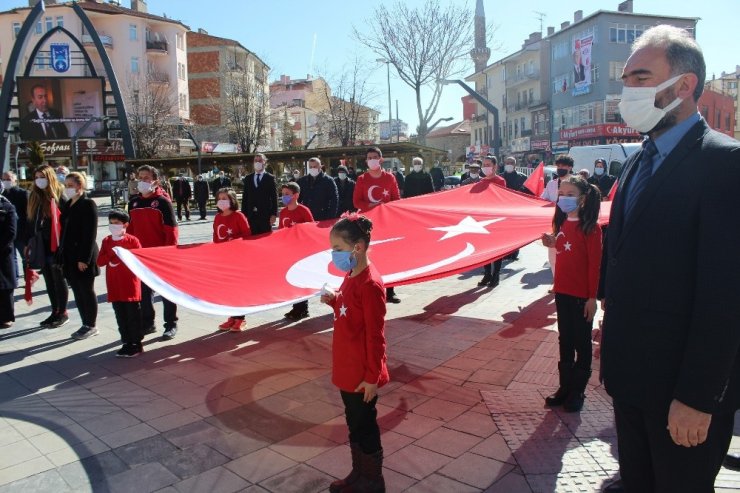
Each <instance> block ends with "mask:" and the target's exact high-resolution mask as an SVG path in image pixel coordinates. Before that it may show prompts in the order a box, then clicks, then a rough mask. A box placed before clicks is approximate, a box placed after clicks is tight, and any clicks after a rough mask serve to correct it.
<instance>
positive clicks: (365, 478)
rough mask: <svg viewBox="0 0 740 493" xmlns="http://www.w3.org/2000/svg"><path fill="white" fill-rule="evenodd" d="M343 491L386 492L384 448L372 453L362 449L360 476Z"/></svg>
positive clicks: (360, 492) (354, 492)
mask: <svg viewBox="0 0 740 493" xmlns="http://www.w3.org/2000/svg"><path fill="white" fill-rule="evenodd" d="M341 491H342V493H385V479H383V449H380V450H378V451H377V452H374V453H372V454H366V453H364V452H363V451H362V450H360V477H359V478H358V479H357V481H355V482H354V483H353V484H352V485H350V486H349V487H347V488H345V489H343V490H341Z"/></svg>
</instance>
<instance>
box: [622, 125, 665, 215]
mask: <svg viewBox="0 0 740 493" xmlns="http://www.w3.org/2000/svg"><path fill="white" fill-rule="evenodd" d="M657 153H658V148H657V147H655V143H653V141H652V140H651V139H645V141H644V142H643V144H642V155H641V156H640V166H639V167H638V168H637V173H635V177H634V183H633V184H632V188H631V190H630V191H629V194H627V199H626V201H625V203H624V217H625V218H629V216H630V213H631V212H632V209H633V208H634V207H635V204H636V203H637V199H638V198H639V197H640V194H641V193H642V191H643V190H644V189H645V187H646V186H647V184H648V181H649V180H650V178H651V177H652V176H653V158H654V157H655V155H656V154H657Z"/></svg>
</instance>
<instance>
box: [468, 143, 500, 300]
mask: <svg viewBox="0 0 740 493" xmlns="http://www.w3.org/2000/svg"><path fill="white" fill-rule="evenodd" d="M496 162H497V160H496V156H486V157H485V158H484V160H483V163H482V164H483V169H484V170H485V173H484V174H483V175H482V176H481V177H480V178H479V179H478V180H479V181H480V180H483V181H486V182H490V183H491V184H494V185H498V186H500V187H503V188H506V180H504V179H503V178H502V177H501V176H500V175H498V174H497V173H496ZM480 165H481V162H480V161H479V160H475V161H473V164H471V165H470V168H469V169H470V171H469V173H470V177H469V178H468V179H467V180H466V182H467V183H472V180H473V179H474V178H473V175H474V174H475V171H476V169H480ZM503 263H504V261H503V259H498V260H494V261H493V262H491V263H490V264H486V265H484V266H483V277H482V278H481V280H480V281H478V286H488V287H490V288H495V287H496V286H498V285H499V282H500V281H501V267H502V265H503Z"/></svg>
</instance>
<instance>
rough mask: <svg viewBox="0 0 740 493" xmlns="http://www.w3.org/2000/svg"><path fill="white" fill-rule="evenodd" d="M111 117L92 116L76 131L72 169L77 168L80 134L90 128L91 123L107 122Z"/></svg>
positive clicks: (73, 141)
mask: <svg viewBox="0 0 740 493" xmlns="http://www.w3.org/2000/svg"><path fill="white" fill-rule="evenodd" d="M109 119H110V118H108V117H107V116H93V117H92V118H90V119H88V120H87V121H86V122H85V124H84V125H83V126H81V127H80V129H79V130H78V131H76V132H75V134H74V135H73V136H72V163H71V164H72V169H73V170H77V140H78V139H79V138H80V135H81V134H82V133H83V132H84V131H85V130H87V129H88V127H89V126H90V125H92V124H93V123H96V122H106V121H108V120H109Z"/></svg>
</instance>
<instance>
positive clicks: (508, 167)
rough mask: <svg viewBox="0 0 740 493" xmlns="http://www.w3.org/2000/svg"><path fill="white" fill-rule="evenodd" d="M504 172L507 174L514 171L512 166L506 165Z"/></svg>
mask: <svg viewBox="0 0 740 493" xmlns="http://www.w3.org/2000/svg"><path fill="white" fill-rule="evenodd" d="M504 171H506V172H507V173H511V172H512V171H514V165H513V164H507V165H506V166H504Z"/></svg>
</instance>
